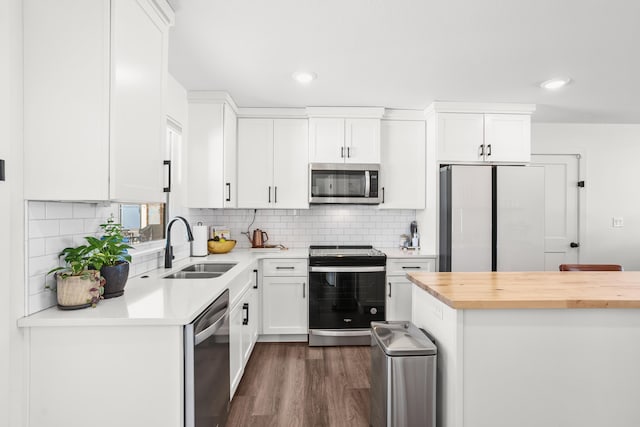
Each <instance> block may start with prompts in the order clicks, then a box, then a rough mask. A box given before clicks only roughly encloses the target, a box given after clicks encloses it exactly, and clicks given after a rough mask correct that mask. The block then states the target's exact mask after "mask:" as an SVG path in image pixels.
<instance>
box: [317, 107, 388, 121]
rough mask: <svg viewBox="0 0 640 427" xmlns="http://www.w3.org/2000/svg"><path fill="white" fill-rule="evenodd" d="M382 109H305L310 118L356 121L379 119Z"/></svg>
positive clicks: (382, 113)
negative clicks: (334, 118)
mask: <svg viewBox="0 0 640 427" xmlns="http://www.w3.org/2000/svg"><path fill="white" fill-rule="evenodd" d="M384 110H385V109H384V107H307V108H306V112H307V116H309V117H310V118H311V117H340V118H348V119H353V118H358V119H381V118H382V116H384Z"/></svg>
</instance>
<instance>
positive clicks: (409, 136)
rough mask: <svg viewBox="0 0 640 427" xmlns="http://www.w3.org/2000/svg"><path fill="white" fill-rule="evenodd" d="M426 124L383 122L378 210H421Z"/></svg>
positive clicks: (424, 177) (422, 202) (423, 203)
mask: <svg viewBox="0 0 640 427" xmlns="http://www.w3.org/2000/svg"><path fill="white" fill-rule="evenodd" d="M425 129H426V127H425V122H423V121H401V120H383V121H382V132H381V133H382V137H381V143H380V144H381V163H380V182H381V189H380V191H381V192H382V203H381V204H380V209H424V208H425V198H426V192H425V191H426V189H425V188H426V175H425V171H426V156H425V149H426V135H425Z"/></svg>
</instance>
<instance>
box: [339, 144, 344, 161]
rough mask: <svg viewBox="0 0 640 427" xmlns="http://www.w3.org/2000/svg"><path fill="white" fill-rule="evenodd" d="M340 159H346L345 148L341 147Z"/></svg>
mask: <svg viewBox="0 0 640 427" xmlns="http://www.w3.org/2000/svg"><path fill="white" fill-rule="evenodd" d="M340 158H341V159H344V147H340Z"/></svg>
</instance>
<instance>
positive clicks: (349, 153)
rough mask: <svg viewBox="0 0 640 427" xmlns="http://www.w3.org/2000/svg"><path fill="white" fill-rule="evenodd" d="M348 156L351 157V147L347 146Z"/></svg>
mask: <svg viewBox="0 0 640 427" xmlns="http://www.w3.org/2000/svg"><path fill="white" fill-rule="evenodd" d="M347 157H348V158H351V147H347Z"/></svg>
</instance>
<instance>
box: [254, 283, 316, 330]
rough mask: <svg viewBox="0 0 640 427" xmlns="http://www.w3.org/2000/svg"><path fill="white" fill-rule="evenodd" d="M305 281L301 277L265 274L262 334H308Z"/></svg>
mask: <svg viewBox="0 0 640 427" xmlns="http://www.w3.org/2000/svg"><path fill="white" fill-rule="evenodd" d="M306 286H307V283H306V279H305V278H303V277H265V278H264V280H263V288H262V310H263V313H262V315H263V324H262V328H263V329H262V330H263V332H264V334H306V333H307V312H308V309H307V288H306Z"/></svg>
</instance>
